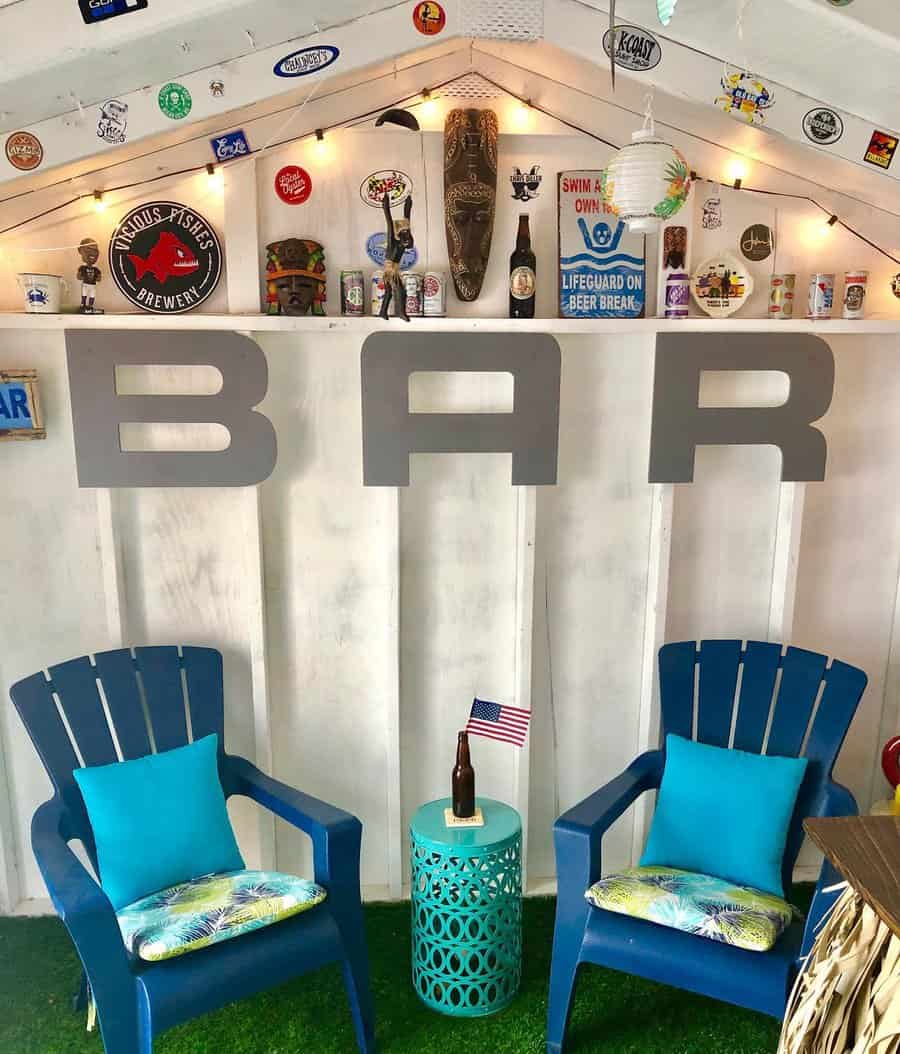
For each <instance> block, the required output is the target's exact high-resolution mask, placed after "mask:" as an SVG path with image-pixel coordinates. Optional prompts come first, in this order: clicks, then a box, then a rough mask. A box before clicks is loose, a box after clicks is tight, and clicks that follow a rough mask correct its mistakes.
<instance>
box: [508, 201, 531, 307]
mask: <svg viewBox="0 0 900 1054" xmlns="http://www.w3.org/2000/svg"><path fill="white" fill-rule="evenodd" d="M536 268H537V258H536V257H535V255H534V253H533V252H532V251H531V232H530V230H529V229H528V217H527V216H519V233H518V235H517V236H516V250H515V252H514V253H513V254H512V256H511V257H510V258H509V317H510V318H534V291H535V286H536V284H537V283H536V279H535V271H536Z"/></svg>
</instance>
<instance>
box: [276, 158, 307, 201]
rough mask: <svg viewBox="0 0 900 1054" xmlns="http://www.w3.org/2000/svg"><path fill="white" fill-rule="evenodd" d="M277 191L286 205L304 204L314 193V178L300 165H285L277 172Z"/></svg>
mask: <svg viewBox="0 0 900 1054" xmlns="http://www.w3.org/2000/svg"><path fill="white" fill-rule="evenodd" d="M275 193H276V194H277V195H278V197H279V198H281V200H282V201H283V202H284V203H285V204H286V205H302V204H303V203H304V202H305V201H309V196H310V194H312V178H311V177H310V174H309V173H308V172H307V171H306V169H305V168H301V167H300V166H299V165H285V166H284V168H280V169H279V170H278V172H277V173H276V174H275Z"/></svg>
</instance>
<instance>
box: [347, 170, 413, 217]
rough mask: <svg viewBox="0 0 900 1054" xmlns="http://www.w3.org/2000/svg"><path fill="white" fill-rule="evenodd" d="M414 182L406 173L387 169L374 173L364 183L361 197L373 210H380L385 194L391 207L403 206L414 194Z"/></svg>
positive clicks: (361, 186)
mask: <svg viewBox="0 0 900 1054" xmlns="http://www.w3.org/2000/svg"><path fill="white" fill-rule="evenodd" d="M412 189H413V185H412V180H411V179H410V178H409V176H408V175H407V174H406V173H405V172H398V171H396V169H392V168H386V169H382V171H380V172H373V173H372V174H371V175H370V176H366V178H365V179H364V180H363V181H362V183H361V184H360V187H359V196H360V197H361V198H362V199H363V201H364V202H365V203H366V204H367V205H371V206H372V208H373V209H380V208H381V203H382V201H383V200H384V196H385V194H387V195H388V196H389V199H390V203H391V206H392V207H393V206H394V205H402V204H403V202H404V201H406V199H407V198H408V197H409V196H410V195H411V194H412Z"/></svg>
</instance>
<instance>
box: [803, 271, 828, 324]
mask: <svg viewBox="0 0 900 1054" xmlns="http://www.w3.org/2000/svg"><path fill="white" fill-rule="evenodd" d="M833 306H834V275H833V274H814V275H812V276H811V277H810V280H809V311H808V312H807V318H831V309H832V307H833Z"/></svg>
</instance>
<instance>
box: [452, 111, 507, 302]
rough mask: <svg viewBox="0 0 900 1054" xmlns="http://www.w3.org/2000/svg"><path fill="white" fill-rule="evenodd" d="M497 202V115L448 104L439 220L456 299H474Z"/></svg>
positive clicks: (490, 235)
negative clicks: (453, 106)
mask: <svg viewBox="0 0 900 1054" xmlns="http://www.w3.org/2000/svg"><path fill="white" fill-rule="evenodd" d="M496 204H497V115H496V114H495V113H494V111H493V110H451V111H450V113H449V114H447V121H446V124H445V125H444V222H445V225H446V228H447V252H448V254H449V256H450V273H451V274H452V276H453V284H454V285H455V287H456V295H457V296H458V297H459V299H460V300H477V298H478V294H479V293H480V292H481V286H482V283H483V282H484V275H485V272H486V271H487V265H488V257H489V256H490V253H491V238H492V236H493V233H494V212H495V210H496Z"/></svg>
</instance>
